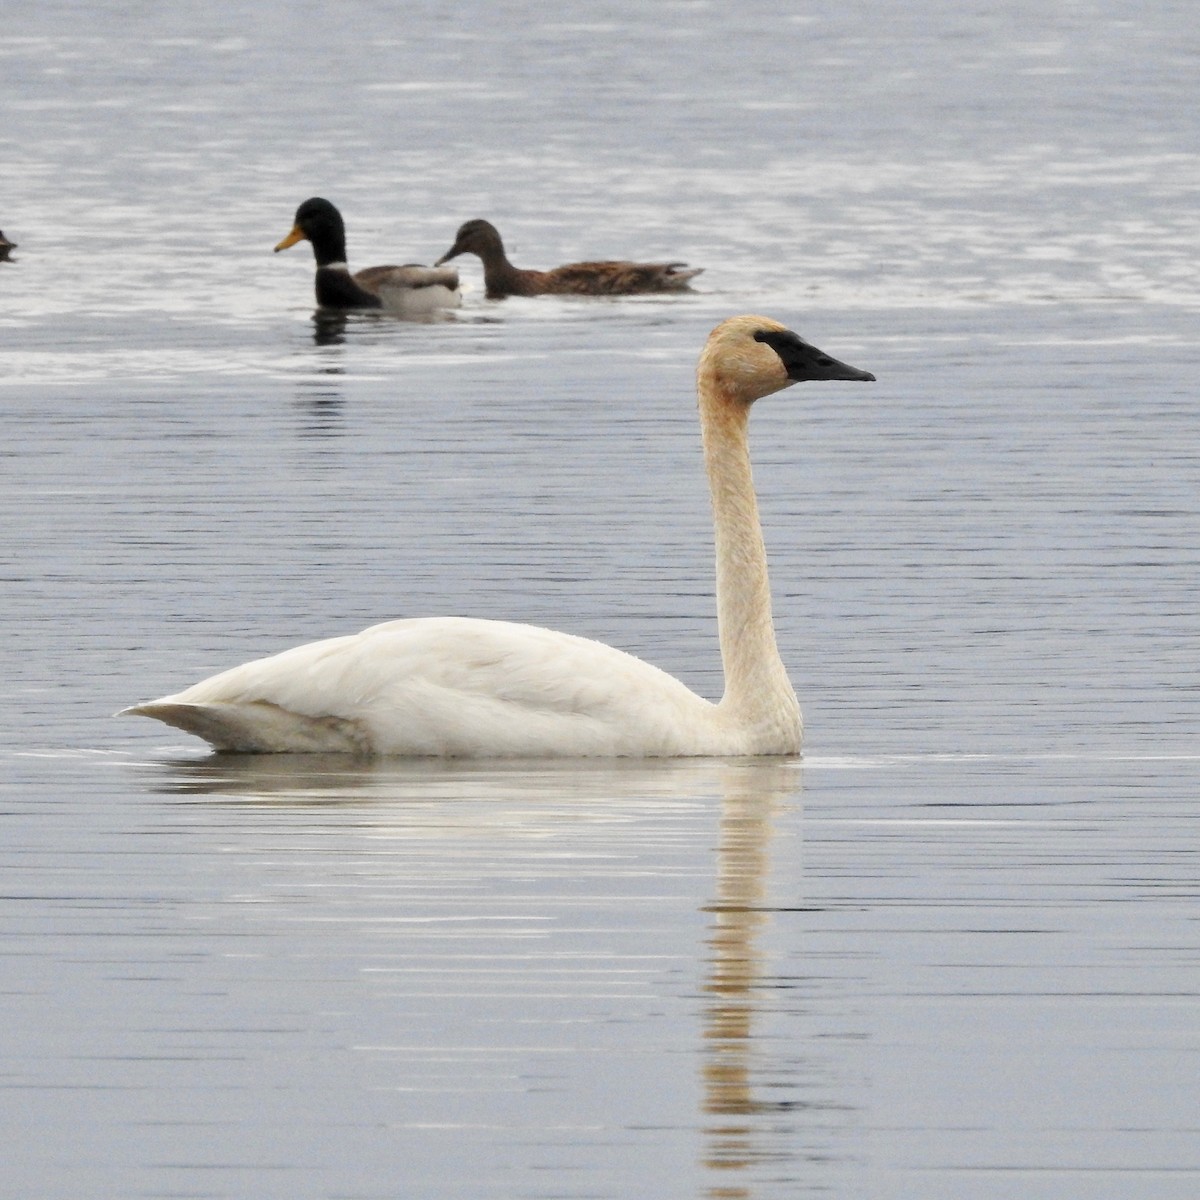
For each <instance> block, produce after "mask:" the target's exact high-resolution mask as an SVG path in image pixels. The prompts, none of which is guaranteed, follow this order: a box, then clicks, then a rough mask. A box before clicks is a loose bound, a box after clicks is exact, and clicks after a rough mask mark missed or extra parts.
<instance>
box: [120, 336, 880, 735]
mask: <svg viewBox="0 0 1200 1200" xmlns="http://www.w3.org/2000/svg"><path fill="white" fill-rule="evenodd" d="M874 378H875V376H874V375H872V374H870V372H868V371H860V370H858V369H857V368H855V367H851V366H847V365H846V364H845V363H841V362H838V361H837V359H834V358H831V357H830V356H829V355H827V354H823V353H822V352H821V351H820V350H818V349H817V348H816V347H815V346H812V345H810V344H809V343H808V342H806V341H805V340H804V339H803V338H801V337H799V336H797V335H796V334H795V333H793V332H792V331H791V330H789V329H787V328H786V327H785V326H783V325H781V324H779V322H778V321H772V320H770V319H769V318H767V317H757V316H744V317H732V318H730V319H729V320H727V321H724V322H722V323H721V324H720V325H718V326H717V327H716V329H714V330H713V331H712V333H711V334H710V335H709V337H708V341H707V343H706V344H705V347H704V350H703V352H702V353H701V355H700V364H699V369H698V371H697V376H696V389H697V397H698V400H699V411H700V428H701V434H702V439H703V443H704V459H705V463H706V466H707V470H708V480H709V487H710V490H711V493H712V511H713V524H714V531H715V540H716V562H717V628H718V632H719V634H720V643H721V659H722V662H723V664H724V668H725V695H724V697H723V699H722V700H721V702H720V703H719V704H713V703H711V702H710V701H708V700H705V699H703V698H702V697H700V696H698V695H697V694H696V693H695V692H693V691H692V690H691V689H690V688H688V687H686V686H685V685H684V684H682V683H680V682H679V680H677V679H675V678H673V677H672V676H670V675H668V674H666V672H664V671H660V670H659V669H658V668H657V667H652V666H650V665H649V664H648V663H646V662H643V661H642V660H641V659H638V658H634V657H633V656H632V655H629V654H625V653H623V652H622V651H620V650H615V649H613V648H612V647H611V646H606V645H604V644H603V643H601V642H594V641H591V640H589V639H587V638H582V637H576V636H573V635H570V634H565V633H556V632H554V631H552V630H549V629H541V628H537V627H535V626H532V625H515V624H512V623H510V622H508V621H492V620H479V619H472V618H466V617H419V618H415V619H412V620H400V621H389V622H386V623H385V624H382V625H375V626H372V627H371V628H370V629H366V630H364V631H363V632H362V633H358V634H352V635H350V636H347V637H336V638H332V639H330V640H327V641H321V642H312V643H309V644H308V645H303V646H298V647H296V648H295V649H292V650H285V651H284V652H283V653H282V654H276V655H274V656H273V657H271V658H264V659H259V660H257V661H255V662H249V663H246V664H245V665H243V666H240V667H234V668H233V669H232V670H229V671H225V672H223V673H222V674H220V675H214V676H213V677H212V678H211V679H206V680H204V681H203V682H201V683H197V684H196V685H195V686H193V687H190V688H188V689H187V690H186V691H182V692H179V693H177V694H175V695H172V696H164V697H163V698H162V699H161V700H152V701H149V702H148V703H145V704H138V705H135V706H134V707H132V708H129V709H126V710H125V711H126V712H128V713H133V714H137V715H140V716H146V717H155V718H157V719H158V720H160V721H164V722H166V724H168V725H175V726H177V727H178V728H180V729H185V730H187V731H188V732H189V733H194V734H197V735H198V736H200V737H202V738H204V739H206V740H207V741H208V742H210V743H211V744H212V745H213V746H214V747H216V748H217V749H218V750H234V751H247V752H254V753H271V752H290V753H303V752H322V753H325V752H338V753H346V754H361V755H402V756H408V757H431V756H432V757H443V758H453V757H475V758H512V757H535V758H561V757H570V758H577V757H595V758H610V757H627V758H675V757H684V756H696V755H704V756H710V755H711V756H732V755H754V754H796V753H798V752H799V750H800V740H801V731H802V725H801V720H800V707H799V705H798V704H797V702H796V694H795V692H794V691H793V690H792V685H791V683H790V682H789V681H788V677H787V671H786V670H785V669H784V666H783V663H782V661H781V660H780V657H779V650H778V649H777V647H776V644H775V632H774V628H773V625H772V622H771V588H770V583H769V582H768V579H767V555H766V550H765V549H764V547H763V537H762V528H761V526H760V524H759V518H758V505H757V502H756V500H755V495H754V482H753V480H752V478H751V474H750V452H749V448H748V445H747V437H746V434H747V425H748V422H749V418H750V408H751V405H752V404H753V403H754V401H755V400H757V399H759V398H760V397H762V396H769V395H770V394H771V393H772V392H778V391H781V390H782V389H783V388H786V387H789V386H790V385H791V384H793V383H795V382H796V381H798V380H803V379H849V380H873V379H874ZM651 519H652V518H651Z"/></svg>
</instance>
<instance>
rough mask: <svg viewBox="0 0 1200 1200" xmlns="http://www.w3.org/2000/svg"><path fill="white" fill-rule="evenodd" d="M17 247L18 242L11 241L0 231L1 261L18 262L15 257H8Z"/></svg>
mask: <svg viewBox="0 0 1200 1200" xmlns="http://www.w3.org/2000/svg"><path fill="white" fill-rule="evenodd" d="M16 248H17V243H16V242H10V241H9V240H8V238H6V237H5V236H4V234H2V233H0V262H16V261H17V260H16V259H15V258H9V257H8V256H9V255H10V254H11V253H12V252H13V251H14V250H15V249H16Z"/></svg>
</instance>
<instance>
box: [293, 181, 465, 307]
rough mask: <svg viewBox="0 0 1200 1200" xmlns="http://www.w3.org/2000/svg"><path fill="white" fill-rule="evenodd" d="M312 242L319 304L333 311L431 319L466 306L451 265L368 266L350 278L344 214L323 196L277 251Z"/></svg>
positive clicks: (308, 205)
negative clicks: (462, 304)
mask: <svg viewBox="0 0 1200 1200" xmlns="http://www.w3.org/2000/svg"><path fill="white" fill-rule="evenodd" d="M299 241H308V242H309V243H311V245H312V248H313V257H314V258H315V259H316V262H317V273H316V279H315V288H316V295H317V305H318V307H320V308H322V309H327V310H330V311H334V312H345V311H348V310H353V309H379V310H383V311H386V312H392V313H397V314H400V315H402V316H427V315H430V314H433V313H436V312H438V311H440V310H443V309H448V308H457V307H458V306H459V305H460V304H461V303H462V293H461V292H460V291H459V286H458V272H457V271H455V270H453V269H452V268H448V267H424V266H419V265H417V264H413V263H410V264H407V265H405V266H382V267H366V268H364V269H363V270H361V271H357V272H355V273H354V274H351V272H350V268H349V266H348V265H347V263H346V227H345V223H344V222H343V220H342V214H341V213H340V212H338V210H337V209H336V208H335V207H334V206H333V205H332V204H330V202H329V201H328V200H323V199H322V198H321V197H319V196H314V197H312V198H311V199H309V200H305V201H304V203H303V204H301V205H300V207H299V208H298V209H296V218H295V221H294V223H293V225H292V230H291V232H290V233H289V234H288V235H287V237H285V238H284V239H283V241H281V242H280V243H279V244H278V245H277V246H276V247H275V252H276V253H279V251H280V250H286V249H288V247H289V246H294V245H295V244H296V243H297V242H299Z"/></svg>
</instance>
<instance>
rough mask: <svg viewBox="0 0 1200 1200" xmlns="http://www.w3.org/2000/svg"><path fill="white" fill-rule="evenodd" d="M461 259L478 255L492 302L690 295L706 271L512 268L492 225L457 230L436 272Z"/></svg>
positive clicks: (588, 265) (641, 266)
mask: <svg viewBox="0 0 1200 1200" xmlns="http://www.w3.org/2000/svg"><path fill="white" fill-rule="evenodd" d="M460 254H477V255H478V256H479V258H480V259H482V261H483V282H484V286H485V287H486V288H487V298H488V299H489V300H502V299H503V298H504V297H505V296H550V295H555V296H632V295H637V294H639V293H646V292H686V291H689V290H690V288H689V286H688V281H689V280H691V279H694V278H695V277H696V276H697V275H699V274H700V272H701V271H703V270H704V268H703V267H692V268H689V267H688V266H687V264H686V263H679V262H669V263H638V262H580V263H568V264H567V265H566V266H563V267H555V268H553V269H552V270H549V271H533V270H528V269H523V268H521V267H514V266H513V264H512V263H510V262H509V261H508V256H507V255H506V254H505V252H504V243H503V241H501V239H500V234H499V232H498V231H497V229H496V227H495V226H494V225H492V224H491V223H490V222H488V221H480V220H475V221H467V222H466V224H464V225H462V226H460V227H459V230H458V233H457V234H456V235H455V238H454V245H453V246H451V247H450V249H449V250H447V251H446V253H445V254H443V255H442V257H441V258H439V259H438V260H437V263H436V264H435V266H441V264H442V263H445V262H449V261H450V259H452V258H456V257H457V256H458V255H460Z"/></svg>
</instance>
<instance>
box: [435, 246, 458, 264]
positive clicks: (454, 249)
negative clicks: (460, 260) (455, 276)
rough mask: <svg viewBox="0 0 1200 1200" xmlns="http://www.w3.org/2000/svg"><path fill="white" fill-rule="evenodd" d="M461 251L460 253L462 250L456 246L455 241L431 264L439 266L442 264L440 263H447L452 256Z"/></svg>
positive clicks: (456, 255) (454, 256)
mask: <svg viewBox="0 0 1200 1200" xmlns="http://www.w3.org/2000/svg"><path fill="white" fill-rule="evenodd" d="M461 253H462V251H461V250H460V249H459V248H458V244H457V243H455V244H454V245H453V246H451V247H450V249H449V250H447V251H446V253H445V254H443V255H442V257H441V258H439V259H438V260H437V262H435V263H434V264H433V265H434V266H435V267H440V266H441V265H442V263H448V262H449V261H450V260H451V259H452V258H457V257H458V256H459V255H460V254H461Z"/></svg>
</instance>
